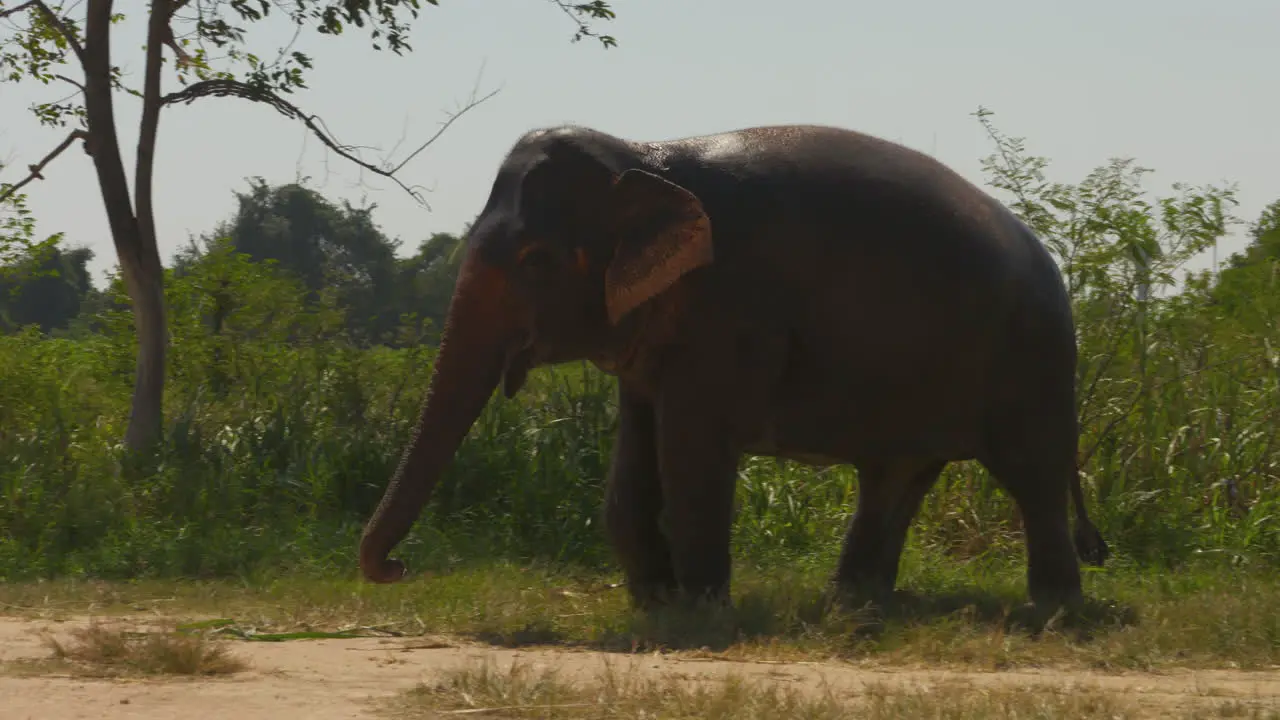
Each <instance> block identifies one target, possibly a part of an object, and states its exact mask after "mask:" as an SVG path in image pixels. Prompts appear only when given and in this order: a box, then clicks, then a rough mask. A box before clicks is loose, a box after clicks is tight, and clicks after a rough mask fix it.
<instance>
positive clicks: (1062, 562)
mask: <svg viewBox="0 0 1280 720" xmlns="http://www.w3.org/2000/svg"><path fill="white" fill-rule="evenodd" d="M1055 426H1057V427H1055ZM1005 428H1006V430H1005V431H1004V432H1002V433H999V437H998V439H996V441H995V442H993V443H992V451H991V453H990V456H988V457H985V458H980V460H981V462H982V464H983V465H985V466H986V467H987V469H988V470H990V471H991V473H992V474H993V475H994V476H995V478H996V480H997V481H999V482H1000V484H1001V485H1002V486H1004V488H1005V489H1006V490H1007V491H1008V493H1009V495H1010V496H1012V497H1013V499H1014V501H1015V502H1016V503H1017V504H1018V509H1019V510H1021V511H1022V524H1023V531H1024V533H1025V542H1026V548H1027V589H1028V591H1029V594H1030V595H1031V601H1032V602H1033V603H1034V604H1035V605H1036V606H1037V607H1039V608H1043V609H1045V610H1053V609H1056V608H1058V607H1061V606H1063V605H1066V606H1068V607H1070V606H1075V605H1077V604H1079V603H1080V602H1081V601H1082V600H1083V595H1082V592H1081V586H1080V565H1079V562H1078V560H1077V559H1076V551H1075V546H1074V545H1073V544H1072V537H1071V528H1070V521H1069V519H1068V513H1067V498H1068V492H1069V490H1070V484H1071V476H1072V474H1073V473H1074V472H1075V471H1076V465H1075V444H1074V442H1073V439H1074V437H1075V433H1073V432H1071V430H1070V428H1071V426H1070V424H1069V422H1067V421H1062V422H1058V423H1053V422H1051V421H1050V420H1048V419H1046V418H1045V416H1041V417H1040V418H1037V419H1030V418H1028V419H1027V420H1026V421H1025V422H1012V423H1008V424H1007V425H1005Z"/></svg>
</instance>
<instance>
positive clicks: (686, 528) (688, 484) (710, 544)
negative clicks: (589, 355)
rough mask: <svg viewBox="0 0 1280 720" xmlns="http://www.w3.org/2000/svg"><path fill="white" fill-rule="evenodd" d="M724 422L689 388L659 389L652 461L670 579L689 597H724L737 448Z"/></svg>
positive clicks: (726, 595) (728, 567) (725, 596)
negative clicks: (655, 451) (671, 568)
mask: <svg viewBox="0 0 1280 720" xmlns="http://www.w3.org/2000/svg"><path fill="white" fill-rule="evenodd" d="M727 425H728V423H727V422H726V419H725V418H724V416H723V414H722V413H721V412H718V411H717V410H716V408H715V407H714V405H713V404H712V403H706V402H705V401H700V400H699V393H697V392H696V391H694V390H693V389H692V388H676V387H670V388H666V389H665V390H664V393H663V396H662V399H661V400H660V402H659V406H658V461H659V467H660V468H661V473H660V475H661V477H662V493H663V498H664V500H665V511H666V512H665V515H666V517H665V521H666V532H667V537H668V538H669V539H670V543H671V558H672V563H673V565H674V569H675V577H676V580H677V581H678V582H679V584H680V589H681V591H682V592H683V593H684V594H685V595H686V596H687V597H688V598H689V599H711V600H713V601H716V602H725V601H727V600H728V597H729V574H730V557H729V538H730V531H731V529H732V524H733V494H734V489H735V485H736V481H737V469H738V457H739V452H738V450H737V449H736V448H735V446H734V445H733V443H732V442H731V437H732V436H731V435H730V433H729V431H728V427H727Z"/></svg>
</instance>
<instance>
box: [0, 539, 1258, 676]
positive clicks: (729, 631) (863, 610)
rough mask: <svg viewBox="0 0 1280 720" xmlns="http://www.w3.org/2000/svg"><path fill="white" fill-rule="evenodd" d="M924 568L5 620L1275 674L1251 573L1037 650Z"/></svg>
mask: <svg viewBox="0 0 1280 720" xmlns="http://www.w3.org/2000/svg"><path fill="white" fill-rule="evenodd" d="M926 560H927V558H922V557H913V558H909V562H908V563H907V566H906V567H904V581H903V585H904V587H905V588H906V589H905V590H904V591H903V592H900V593H899V597H898V598H897V600H896V601H895V602H894V603H893V604H892V605H891V606H889V607H885V608H869V607H841V606H839V605H837V604H835V603H833V602H831V600H830V598H829V597H828V596H827V595H826V593H825V587H824V586H825V580H826V577H827V574H828V573H827V569H826V568H823V567H818V566H816V565H815V566H813V567H809V568H806V567H804V566H803V565H800V564H792V565H789V566H787V567H784V568H772V569H770V568H749V567H740V568H739V569H738V572H737V574H736V576H735V581H734V601H733V605H732V607H730V608H726V609H722V610H702V611H675V610H672V611H667V612H661V613H654V614H651V615H644V614H641V613H637V612H635V611H633V610H631V608H630V607H629V604H628V602H627V597H626V591H625V589H623V588H610V583H611V582H614V581H616V580H617V578H616V577H613V576H606V575H600V574H595V573H589V572H583V571H577V570H574V569H573V568H572V567H566V566H560V565H541V564H539V565H516V564H512V563H491V564H487V565H474V566H469V567H462V568H458V569H457V570H455V571H453V572H450V573H445V574H440V575H436V576H434V577H418V578H415V579H413V580H410V581H407V582H405V583H401V584H398V585H393V586H374V585H370V584H367V583H362V582H359V581H356V580H353V579H349V578H333V577H328V578H325V577H314V576H313V577H305V576H301V577H298V576H296V577H284V578H278V579H260V580H249V581H243V582H239V583H233V582H227V581H184V582H176V583H169V582H160V581H141V582H134V583H102V582H94V583H86V582H82V581H81V582H76V581H56V582H48V583H33V584H25V585H21V584H12V585H7V586H3V587H0V603H2V604H3V606H0V610H3V611H7V612H11V613H22V614H27V615H39V616H43V617H57V616H60V615H61V616H75V615H80V614H83V613H87V612H92V613H94V614H97V615H110V614H112V613H134V612H137V611H151V612H160V613H162V614H165V615H167V616H170V617H176V616H177V615H182V616H183V617H188V618H190V617H201V618H222V619H224V621H223V622H221V623H220V625H221V626H222V627H221V628H220V629H221V631H223V632H225V633H232V634H239V635H241V636H242V637H243V636H248V635H257V636H258V637H262V636H261V634H262V633H298V632H304V633H310V632H337V631H341V632H344V633H351V632H363V631H364V630H368V629H371V628H372V629H376V631H377V632H378V633H379V634H383V633H388V632H390V633H399V634H405V635H421V634H444V635H451V636H454V637H458V638H461V639H464V640H471V641H475V642H480V643H488V644H494V645H499V646H506V647H518V646H538V645H551V646H576V647H582V648H591V649H601V650H607V651H617V652H624V653H625V652H633V651H655V650H661V651H673V652H686V653H693V654H700V655H703V656H713V657H722V658H725V659H748V658H750V659H774V660H791V659H798V658H815V657H817V658H844V659H857V660H861V661H870V662H877V663H882V664H890V665H892V664H899V665H901V664H912V663H920V662H927V663H940V664H955V665H961V666H969V667H976V668H985V669H1003V668H1012V667H1033V666H1063V667H1086V668H1098V669H1134V670H1148V669H1155V668H1165V667H1190V668H1213V667H1219V668H1243V669H1262V668H1268V667H1271V666H1274V665H1277V664H1280V579H1278V578H1277V577H1276V576H1275V575H1274V573H1269V572H1265V571H1264V570H1261V569H1260V570H1256V571H1255V570H1246V569H1238V568H1237V569H1234V570H1232V569H1226V568H1221V567H1216V566H1213V565H1212V564H1208V563H1206V564H1205V565H1204V566H1202V567H1199V568H1184V569H1183V570H1180V571H1178V572H1155V571H1144V570H1142V569H1139V568H1136V567H1126V566H1124V565H1123V564H1116V566H1114V567H1109V568H1108V569H1106V570H1104V571H1101V572H1090V573H1087V574H1086V580H1085V583H1086V593H1087V595H1088V596H1089V597H1090V598H1091V600H1090V603H1089V606H1088V607H1087V608H1086V610H1085V612H1084V613H1083V614H1082V615H1080V616H1079V617H1076V618H1073V619H1070V621H1069V622H1062V623H1059V624H1056V625H1052V626H1050V627H1049V628H1048V629H1046V630H1045V631H1043V632H1039V633H1036V632H1033V631H1032V630H1031V629H1030V628H1029V627H1027V626H1026V625H1023V624H1021V623H1020V622H1019V619H1018V608H1019V607H1020V606H1021V605H1022V604H1023V602H1024V601H1025V582H1024V580H1023V567H1022V565H1021V563H1019V562H1008V563H1005V564H1001V563H995V562H991V563H988V564H985V565H977V564H975V563H970V564H967V565H966V564H957V563H945V562H930V561H926ZM5 608H7V610H4V609H5ZM353 628H357V629H363V630H353ZM233 631H234V632H233ZM363 634H368V633H367V632H363Z"/></svg>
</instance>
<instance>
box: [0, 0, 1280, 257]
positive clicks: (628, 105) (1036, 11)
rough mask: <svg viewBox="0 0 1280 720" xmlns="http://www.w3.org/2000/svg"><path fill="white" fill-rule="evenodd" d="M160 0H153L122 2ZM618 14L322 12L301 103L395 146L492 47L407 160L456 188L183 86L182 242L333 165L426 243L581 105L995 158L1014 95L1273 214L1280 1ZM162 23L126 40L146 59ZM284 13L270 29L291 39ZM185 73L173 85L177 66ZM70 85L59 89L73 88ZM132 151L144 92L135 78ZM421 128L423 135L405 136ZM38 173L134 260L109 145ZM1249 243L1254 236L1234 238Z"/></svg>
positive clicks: (1018, 110) (39, 196)
mask: <svg viewBox="0 0 1280 720" xmlns="http://www.w3.org/2000/svg"><path fill="white" fill-rule="evenodd" d="M117 6H118V9H119V10H120V11H122V12H126V13H128V12H131V11H132V12H134V13H137V12H138V9H140V8H141V7H143V3H142V2H141V1H140V0H134V1H132V2H123V0H121V1H118V2H117ZM615 8H616V10H617V12H618V18H617V20H615V21H614V22H611V23H606V24H604V25H603V26H602V27H601V28H600V29H601V30H602V31H605V32H608V33H610V34H613V35H615V36H616V37H617V38H618V41H619V46H618V47H616V48H612V49H609V50H605V49H603V48H601V47H600V46H599V44H598V43H596V42H595V41H594V40H584V41H582V42H580V43H577V44H574V43H570V42H569V41H568V40H569V36H570V35H571V34H572V30H573V26H572V24H571V23H570V22H569V21H568V20H567V18H565V17H564V16H563V15H561V14H560V13H559V12H558V11H557V10H556V8H555V7H554V6H552V5H551V4H550V3H547V2H545V1H544V0H482V1H480V0H477V1H474V2H461V1H460V0H442V6H441V7H431V6H429V5H424V9H423V11H422V15H421V17H420V20H419V21H418V23H417V25H416V27H415V29H414V34H413V37H412V42H413V44H414V46H415V48H416V49H415V51H414V52H413V53H411V54H409V55H407V56H405V57H396V56H395V55H393V54H390V53H374V52H372V51H371V50H370V49H369V48H368V44H367V40H366V35H365V34H364V32H363V31H360V30H355V29H353V30H352V31H351V32H350V33H348V34H347V35H345V36H343V37H341V38H338V39H334V38H321V37H318V36H314V35H310V36H305V37H304V40H303V43H302V45H301V46H300V49H303V50H305V51H307V52H310V53H311V54H312V56H313V58H314V59H315V61H316V65H317V67H316V70H315V72H314V73H313V74H312V75H311V80H310V84H311V87H312V89H311V90H310V91H309V92H306V93H305V94H303V95H301V96H300V98H299V100H300V102H301V104H302V105H303V106H304V107H305V108H307V109H309V110H310V111H312V112H315V113H318V114H319V115H321V116H322V117H323V118H325V120H326V122H327V123H328V124H329V127H330V128H332V129H333V130H334V131H335V132H336V133H337V134H338V135H339V137H340V138H341V139H343V140H344V141H346V142H350V143H359V144H368V145H376V146H379V147H382V148H384V149H389V148H390V147H391V146H393V145H394V144H395V143H396V141H397V140H398V139H399V138H400V137H401V136H402V135H403V134H404V133H405V132H406V130H407V133H408V140H420V139H422V138H425V137H426V136H428V135H429V134H430V133H432V132H434V130H435V127H436V123H437V122H438V121H439V120H440V119H441V118H442V111H443V110H445V109H447V108H450V107H453V106H454V105H455V104H456V102H458V101H460V100H462V99H463V98H464V97H465V96H466V95H467V94H468V92H469V91H470V89H471V87H472V85H473V83H474V81H475V78H476V74H477V72H478V71H479V70H480V68H481V65H482V64H483V65H484V66H485V74H484V77H483V80H482V82H483V87H485V88H491V87H495V86H497V85H499V84H501V85H502V87H503V90H502V92H501V93H499V94H498V96H497V97H495V98H494V99H492V100H490V101H489V102H488V103H486V104H485V105H483V106H481V107H480V108H477V109H476V110H474V111H472V112H471V113H469V114H468V115H467V116H466V117H465V118H463V119H462V120H460V121H459V122H458V123H456V124H455V125H454V127H453V128H452V129H450V131H449V132H448V133H446V134H445V136H444V137H443V138H442V139H441V141H440V142H439V143H438V144H437V145H436V146H435V147H434V148H433V149H432V150H430V151H429V152H427V153H424V154H423V155H421V156H419V157H418V158H417V159H416V160H414V162H413V163H411V164H410V165H409V166H408V167H407V168H405V170H404V171H403V173H404V174H403V177H404V179H405V180H406V181H407V182H410V183H420V184H423V185H426V186H428V187H434V188H435V191H434V192H433V193H431V194H430V195H428V200H429V201H430V203H431V205H432V207H433V210H432V211H430V212H428V211H427V210H425V209H422V208H420V207H418V206H417V205H416V204H414V202H413V201H412V200H411V199H409V198H408V197H407V196H405V195H404V194H403V192H402V191H401V190H399V189H398V188H396V187H395V186H394V185H392V184H391V183H390V182H388V181H384V180H381V179H378V178H368V179H367V185H368V186H369V187H368V188H365V189H362V188H360V187H359V186H358V185H357V181H358V180H359V175H358V173H357V171H356V170H355V169H354V168H353V167H352V166H350V165H348V164H346V163H344V161H342V160H340V159H338V158H336V157H334V156H332V155H329V159H328V161H327V166H328V170H327V171H326V160H325V156H326V153H324V152H322V150H321V148H320V147H319V145H318V143H317V142H315V141H314V140H311V139H304V138H305V131H304V129H302V128H301V127H300V126H299V125H297V124H295V123H291V122H289V121H286V120H285V119H283V118H281V117H279V116H277V115H276V114H275V113H274V111H272V110H270V109H269V108H266V107H263V106H253V105H249V104H247V103H244V102H243V101H239V100H233V99H207V100H202V101H199V102H197V103H195V104H193V105H191V106H183V107H178V108H174V109H170V110H167V111H166V112H165V114H164V116H163V118H162V124H161V129H160V138H159V144H158V163H157V171H156V172H157V178H156V208H157V211H156V212H157V222H158V226H159V231H160V246H161V254H162V258H163V260H164V261H165V263H166V264H167V263H168V262H169V261H170V258H171V257H172V254H173V252H174V250H175V249H176V248H177V247H178V246H180V245H182V244H184V243H185V242H186V240H187V237H188V235H189V234H198V233H201V232H205V231H207V230H209V229H211V228H212V226H213V225H214V224H215V223H216V222H217V221H219V220H220V219H222V218H224V217H226V216H227V215H228V214H229V213H231V212H232V211H233V209H234V198H233V196H232V190H233V189H244V188H245V187H246V183H245V180H244V178H247V177H251V176H255V175H260V176H262V177H264V178H266V179H267V180H268V181H269V182H272V183H278V182H288V181H292V180H293V179H294V178H295V177H296V176H297V175H298V174H303V175H310V176H312V177H313V178H314V181H315V185H316V186H317V187H319V188H320V189H321V190H322V192H324V193H325V194H326V195H328V196H330V197H332V198H335V199H336V198H340V197H348V198H350V199H351V200H352V201H353V202H356V203H357V204H358V203H359V200H360V197H361V194H362V193H367V194H368V197H369V199H370V200H372V201H376V202H377V203H378V204H379V208H378V210H377V211H376V215H375V216H376V218H377V220H378V221H379V223H380V224H381V225H382V227H383V229H384V231H385V232H386V233H387V234H388V235H389V236H392V237H398V238H399V239H401V240H402V241H403V243H404V248H402V251H405V252H409V251H412V250H413V249H414V248H415V247H416V246H417V244H418V242H419V240H421V239H422V238H425V237H426V236H428V235H429V234H430V233H432V232H436V231H456V230H458V229H460V227H461V226H462V224H463V223H464V222H467V221H468V220H470V219H471V218H473V217H474V216H475V214H476V213H477V212H478V211H479V209H480V207H481V206H482V205H483V203H484V199H485V196H486V194H487V192H488V189H489V183H490V182H491V179H492V177H493V173H494V171H495V169H496V168H497V165H498V164H499V162H500V161H501V159H502V156H503V154H504V153H505V152H506V151H507V149H508V148H509V147H510V145H511V143H512V142H513V141H514V140H515V139H516V138H517V137H518V136H519V135H520V134H521V133H523V132H524V131H526V130H528V129H530V128H533V127H538V126H544V125H548V124H556V123H561V122H574V123H580V124H585V125H590V126H594V127H597V128H599V129H602V130H605V131H608V132H612V133H615V134H618V135H622V136H626V137H630V138H633V139H646V140H650V139H662V138H670V137H677V136H682V135H690V134H697V133H707V132H714V131H719V130H727V129H732V128H737V127H745V126H750V125H758V124H769V123H788V122H805V123H824V124H833V125H840V126H845V127H850V128H855V129H859V130H863V131H866V132H870V133H873V134H877V135H881V136H884V137H887V138H890V139H894V140H898V141H900V142H903V143H905V144H907V145H910V146H912V147H915V148H918V149H921V150H924V151H926V152H931V153H933V154H934V155H935V156H936V157H938V158H939V159H940V160H942V161H943V162H945V163H947V164H949V165H951V166H952V167H954V168H956V169H957V170H958V171H959V172H961V173H962V174H964V175H965V176H967V177H969V178H970V179H973V180H975V181H979V182H981V174H980V165H979V160H980V158H981V157H983V156H985V155H987V154H988V153H989V152H990V151H991V146H990V144H989V143H988V141H987V140H986V138H985V137H984V135H983V132H982V129H981V127H980V126H979V125H978V123H977V120H976V119H975V118H973V117H972V116H971V113H972V112H973V111H974V110H975V109H976V108H977V106H978V105H985V106H987V107H989V108H990V109H992V110H994V111H995V112H996V116H995V121H996V122H997V124H998V125H999V126H1000V127H1001V129H1002V130H1004V131H1005V132H1006V133H1008V134H1011V135H1016V136H1025V137H1026V138H1027V139H1028V143H1029V149H1030V150H1031V151H1032V152H1034V153H1036V154H1041V155H1046V156H1048V157H1049V158H1050V159H1051V160H1052V162H1053V164H1052V165H1051V166H1050V174H1051V176H1052V177H1053V178H1054V179H1057V180H1063V181H1069V182H1075V181H1078V180H1080V179H1081V178H1082V177H1083V176H1084V174H1085V173H1086V172H1088V171H1089V170H1090V169H1092V168H1093V167H1095V166H1097V165H1099V164H1102V163H1104V162H1106V160H1107V159H1108V158H1109V157H1111V156H1133V157H1136V158H1137V159H1138V160H1139V161H1140V162H1141V163H1142V164H1144V165H1146V166H1149V167H1154V168H1155V169H1156V171H1157V172H1156V173H1155V176H1154V177H1153V178H1152V180H1151V182H1150V186H1151V187H1152V188H1153V189H1156V190H1157V191H1161V192H1163V191H1165V190H1166V189H1167V185H1168V183H1169V182H1171V181H1175V180H1182V181H1186V182H1190V183H1193V184H1202V183H1211V182H1220V181H1235V182H1238V183H1239V186H1240V191H1239V197H1240V200H1241V207H1240V208H1239V213H1240V214H1241V215H1242V216H1243V217H1244V218H1245V219H1246V220H1249V221H1252V220H1253V219H1254V218H1255V217H1256V216H1257V214H1258V212H1259V211H1260V210H1261V208H1262V207H1263V206H1264V205H1265V204H1267V203H1268V202H1270V201H1272V200H1274V199H1276V198H1280V94H1277V93H1276V92H1275V88H1276V87H1277V83H1278V82H1280V80H1277V75H1276V71H1277V69H1280V43H1276V41H1275V28H1277V27H1280V2H1276V0H1222V1H1221V2H1210V1H1209V0H1201V2H1192V1H1191V0H1125V1H1124V2H1100V1H1099V0H1083V1H1077V2H1072V3H1065V2H1059V3H1048V2H1043V1H1042V2H1037V3H1028V2H1025V1H1023V2H1014V1H1013V0H971V1H970V2H963V3H962V2H954V0H952V1H948V2H944V1H942V0H916V1H915V2H901V3H888V2H883V3H865V2H864V3H851V2H845V1H836V0H809V1H807V2H800V1H796V2H790V3H784V2H776V1H775V2H761V1H759V0H734V1H730V0H697V2H689V1H688V0H686V1H684V2H678V1H677V0H644V1H643V2H642V1H640V0H616V3H615ZM139 31H140V25H139V24H138V23H137V22H130V23H129V27H128V28H127V33H126V34H124V35H122V36H120V37H118V39H117V40H115V41H114V47H113V50H114V52H115V54H116V57H117V62H122V63H123V64H124V66H125V68H126V71H128V72H130V73H132V75H133V76H134V77H135V78H137V76H138V74H139V73H140V72H141V63H142V56H141V53H140V52H139V51H138V50H137V48H138V47H139V46H140V44H141V35H140V32H139ZM274 34H275V33H274V31H270V30H268V31H265V32H260V33H256V34H254V35H251V37H255V36H259V37H261V39H262V40H263V41H264V44H263V45H261V46H255V47H256V48H258V49H259V51H260V54H262V55H268V54H270V51H271V49H272V48H273V47H274V46H275V44H276V42H275V41H276V38H273V37H272V36H273V35H274ZM175 87H176V84H175V83H172V82H168V84H167V87H166V89H167V90H173V89H175ZM58 90H59V91H60V89H58ZM46 93H48V89H46V88H43V87H39V86H25V87H24V86H18V87H15V86H12V85H0V158H4V159H5V160H6V161H7V162H9V163H13V165H15V166H16V167H10V168H8V169H6V170H5V175H4V177H5V179H6V180H10V181H12V180H15V179H16V175H17V169H18V168H20V167H25V165H26V164H27V163H29V162H32V161H34V160H35V159H36V158H38V157H39V156H40V155H43V154H44V152H46V151H47V149H48V148H50V147H52V145H53V144H55V143H56V142H57V140H58V139H59V137H60V134H59V133H54V132H52V131H47V130H44V129H42V128H39V127H38V126H37V125H36V123H35V122H34V120H33V119H31V118H30V116H29V115H28V114H26V111H25V108H26V106H27V105H28V104H29V103H30V102H32V101H33V100H35V99H38V98H44V99H47V98H49V97H52V96H51V95H48V94H46ZM118 102H119V104H118V108H119V120H118V121H119V122H120V124H121V128H122V142H123V145H124V149H125V152H126V160H127V161H128V162H130V163H131V162H132V155H133V143H134V141H135V138H136V131H135V128H136V124H137V122H136V110H137V105H136V103H134V102H133V101H132V100H131V99H123V100H122V101H118ZM411 144H412V143H410V142H406V147H409V146H411ZM46 177H47V180H45V181H43V182H39V183H36V184H35V185H34V186H32V187H31V189H30V199H31V205H32V207H33V208H34V210H35V211H36V212H37V215H38V218H39V220H40V222H41V229H42V230H44V231H48V232H52V231H56V230H63V231H65V232H66V233H67V235H68V240H69V242H70V243H72V244H83V245H88V246H90V247H92V248H94V249H95V250H96V251H97V252H98V257H97V259H96V260H95V262H94V268H95V270H98V271H99V272H100V271H101V270H102V269H104V268H106V267H109V266H112V265H114V264H115V253H114V250H113V249H112V247H111V241H110V236H109V234H108V232H107V226H106V221H105V216H104V213H103V210H102V201H101V199H100V197H99V195H98V190H97V186H96V181H95V178H94V175H93V171H92V165H91V164H90V161H89V159H88V158H87V157H86V156H85V155H84V154H83V153H81V152H79V150H78V149H77V150H74V151H72V152H68V153H66V154H65V155H64V156H63V157H61V158H60V159H59V160H58V161H56V163H55V164H54V165H53V166H52V167H50V168H49V170H48V171H47V172H46ZM1242 244H1243V240H1242V239H1239V238H1237V239H1233V240H1231V241H1229V242H1228V243H1226V244H1224V246H1223V248H1222V250H1221V256H1222V257H1225V256H1226V255H1227V253H1229V252H1230V251H1232V250H1237V249H1239V247H1241V246H1242Z"/></svg>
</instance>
